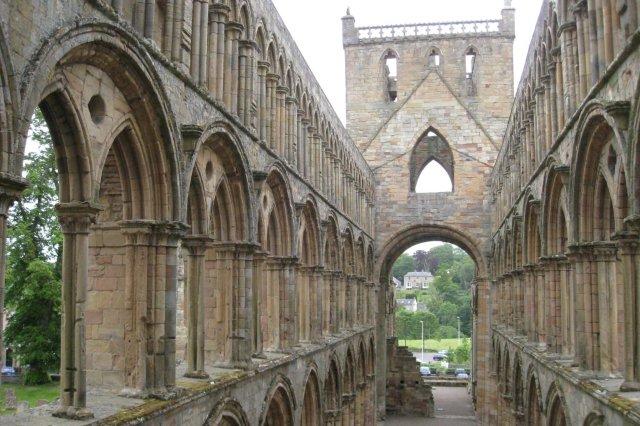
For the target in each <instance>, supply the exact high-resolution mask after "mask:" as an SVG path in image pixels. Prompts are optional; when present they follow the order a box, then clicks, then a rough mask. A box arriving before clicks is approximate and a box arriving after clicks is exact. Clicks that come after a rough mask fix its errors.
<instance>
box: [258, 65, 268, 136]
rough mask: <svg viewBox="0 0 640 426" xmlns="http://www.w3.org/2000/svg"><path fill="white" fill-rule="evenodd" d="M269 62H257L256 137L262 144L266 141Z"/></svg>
mask: <svg viewBox="0 0 640 426" xmlns="http://www.w3.org/2000/svg"><path fill="white" fill-rule="evenodd" d="M268 72H269V62H265V61H258V86H259V87H258V124H257V128H258V135H259V136H260V140H261V141H262V142H266V141H267V122H268V118H269V114H268V112H267V111H268V109H267V73H268Z"/></svg>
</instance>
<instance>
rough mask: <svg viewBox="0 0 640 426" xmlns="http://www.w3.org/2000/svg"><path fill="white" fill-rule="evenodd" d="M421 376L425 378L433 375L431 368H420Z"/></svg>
mask: <svg viewBox="0 0 640 426" xmlns="http://www.w3.org/2000/svg"><path fill="white" fill-rule="evenodd" d="M420 374H421V375H422V376H423V377H426V376H430V375H431V369H430V368H429V367H425V366H422V367H420Z"/></svg>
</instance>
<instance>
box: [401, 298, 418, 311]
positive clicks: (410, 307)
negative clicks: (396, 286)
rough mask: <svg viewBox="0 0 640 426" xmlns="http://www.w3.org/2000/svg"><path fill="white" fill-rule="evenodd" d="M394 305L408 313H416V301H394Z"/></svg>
mask: <svg viewBox="0 0 640 426" xmlns="http://www.w3.org/2000/svg"><path fill="white" fill-rule="evenodd" d="M396 305H397V306H398V307H400V308H405V309H406V310H407V311H409V312H417V311H418V301H417V300H416V299H396Z"/></svg>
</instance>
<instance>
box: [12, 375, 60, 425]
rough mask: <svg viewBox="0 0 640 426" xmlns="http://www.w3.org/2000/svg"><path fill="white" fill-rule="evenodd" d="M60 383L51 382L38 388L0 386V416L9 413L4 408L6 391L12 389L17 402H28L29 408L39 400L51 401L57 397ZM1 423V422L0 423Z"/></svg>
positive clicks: (15, 384)
mask: <svg viewBox="0 0 640 426" xmlns="http://www.w3.org/2000/svg"><path fill="white" fill-rule="evenodd" d="M59 387H60V383H58V382H51V383H47V384H46V385H40V386H24V385H20V384H17V383H3V384H2V385H0V415H1V414H8V413H9V412H10V411H8V410H5V408H4V398H5V396H6V394H7V389H9V388H12V389H13V390H14V391H15V393H16V399H17V400H18V402H19V401H29V406H31V407H35V406H36V403H37V402H38V400H40V399H44V400H47V401H49V402H51V401H53V400H54V399H56V398H57V397H58V392H59ZM0 423H2V422H0Z"/></svg>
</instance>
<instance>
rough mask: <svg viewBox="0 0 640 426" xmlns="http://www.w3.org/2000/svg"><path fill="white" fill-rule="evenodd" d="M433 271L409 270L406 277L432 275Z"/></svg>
mask: <svg viewBox="0 0 640 426" xmlns="http://www.w3.org/2000/svg"><path fill="white" fill-rule="evenodd" d="M432 276H433V275H431V272H429V271H414V272H409V273H407V274H406V275H405V277H432Z"/></svg>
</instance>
